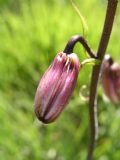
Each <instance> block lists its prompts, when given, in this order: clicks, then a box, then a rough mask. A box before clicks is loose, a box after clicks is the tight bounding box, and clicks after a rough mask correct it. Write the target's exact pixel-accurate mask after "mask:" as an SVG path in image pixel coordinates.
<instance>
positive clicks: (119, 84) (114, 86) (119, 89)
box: [101, 56, 120, 103]
mask: <svg viewBox="0 0 120 160" xmlns="http://www.w3.org/2000/svg"><path fill="white" fill-rule="evenodd" d="M101 77H102V85H103V89H104V91H105V94H106V95H107V97H108V98H109V99H110V100H111V101H112V102H113V103H119V102H120V65H119V64H117V63H113V61H111V58H108V56H107V58H106V57H105V59H104V61H103V64H102V76H101Z"/></svg>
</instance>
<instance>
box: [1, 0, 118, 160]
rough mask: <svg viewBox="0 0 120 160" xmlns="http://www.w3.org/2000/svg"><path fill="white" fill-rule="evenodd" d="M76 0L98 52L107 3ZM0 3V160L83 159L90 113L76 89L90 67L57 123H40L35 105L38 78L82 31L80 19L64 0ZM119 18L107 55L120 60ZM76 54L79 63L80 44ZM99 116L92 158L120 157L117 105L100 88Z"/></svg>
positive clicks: (86, 80) (85, 80)
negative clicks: (73, 37)
mask: <svg viewBox="0 0 120 160" xmlns="http://www.w3.org/2000/svg"><path fill="white" fill-rule="evenodd" d="M3 2H4V3H3ZM76 2H77V6H78V7H79V8H80V11H81V13H82V14H83V16H84V17H85V19H86V22H87V25H88V27H89V30H88V32H87V35H86V38H87V40H88V41H89V43H90V45H91V46H92V48H93V50H96V49H97V47H98V43H99V39H100V35H101V30H102V26H103V21H104V14H105V9H106V4H104V3H103V1H97V0H91V1H89V0H86V1H84V2H82V3H81V1H80V0H78V1H76ZM14 3H16V5H14V7H13V6H12V4H14ZM1 4H2V6H4V7H3V8H2V7H1V8H0V10H1V14H0V122H1V125H0V159H1V160H72V159H73V160H80V159H81V160H82V159H85V157H86V153H87V147H88V143H89V133H90V131H89V117H88V104H87V101H83V100H82V98H81V97H82V96H80V95H81V94H87V93H86V92H87V91H85V93H81V94H80V91H82V92H83V90H82V89H81V88H82V86H83V85H86V86H87V87H89V82H90V71H91V67H90V66H89V65H87V66H86V67H85V68H84V69H82V70H81V72H80V75H79V78H78V84H77V87H76V90H75V92H74V95H73V97H72V99H71V101H70V103H69V104H68V106H67V108H66V109H65V110H64V112H63V113H62V115H61V116H60V117H59V119H58V120H57V121H56V122H55V123H53V124H51V125H43V124H41V123H40V122H39V121H38V120H37V119H36V117H35V114H34V109H33V102H34V95H35V91H36V87H37V85H38V82H39V79H40V77H41V76H42V74H43V73H44V71H45V70H46V68H47V67H48V66H49V64H50V63H51V61H52V60H53V58H54V56H55V55H56V53H57V52H59V51H62V50H63V49H64V47H65V44H66V42H67V41H68V39H69V38H70V37H71V36H73V35H75V34H81V35H82V34H83V32H82V30H83V28H82V24H81V21H80V19H79V17H78V16H77V14H76V12H75V11H74V9H73V8H72V6H71V3H70V1H68V0H62V1H61V0H58V1H56V0H51V1H49V0H34V1H32V0H31V1H30V0H26V1H23V0H21V1H20V0H19V1H16V0H15V1H14V0H12V1H9V0H6V1H1ZM11 6H12V7H11ZM16 6H17V8H16ZM119 16H120V14H119V9H118V13H117V16H116V22H115V25H114V28H113V34H112V36H111V41H110V43H109V47H108V53H111V55H112V56H113V57H114V58H115V59H116V60H117V61H118V62H119V63H120V60H119V59H118V57H119V53H120V47H119V45H118V43H119V37H120V31H119V25H120V22H119V20H120V19H119ZM75 52H77V53H78V56H79V57H80V60H81V61H83V59H84V58H85V57H86V55H85V54H84V53H85V51H84V50H83V48H82V47H81V46H80V44H78V45H76V48H75ZM87 90H88V88H87ZM84 99H85V98H84ZM86 99H87V98H86ZM98 115H99V116H98V117H99V127H100V129H99V139H98V144H97V147H96V150H95V159H96V160H109V159H111V160H119V159H120V151H119V148H120V141H119V139H120V132H119V130H120V127H119V123H120V107H119V106H114V105H113V104H111V103H110V102H109V101H108V100H106V98H105V96H104V94H103V91H102V89H101V88H99V95H98Z"/></svg>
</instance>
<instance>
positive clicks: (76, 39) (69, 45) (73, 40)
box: [64, 35, 96, 58]
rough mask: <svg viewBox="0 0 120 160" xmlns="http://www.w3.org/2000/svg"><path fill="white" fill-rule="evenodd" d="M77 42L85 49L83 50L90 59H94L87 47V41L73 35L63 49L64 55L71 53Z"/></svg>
mask: <svg viewBox="0 0 120 160" xmlns="http://www.w3.org/2000/svg"><path fill="white" fill-rule="evenodd" d="M77 42H80V43H81V44H82V45H83V47H84V48H85V50H86V51H87V53H88V54H89V55H90V57H91V58H96V56H95V55H94V53H93V51H92V50H91V48H90V47H89V45H88V43H87V41H86V40H85V39H84V38H83V37H82V36H80V35H75V36H73V37H72V38H71V39H70V40H69V41H68V43H67V45H66V47H65V49H64V53H67V54H70V53H73V49H74V46H75V44H76V43H77Z"/></svg>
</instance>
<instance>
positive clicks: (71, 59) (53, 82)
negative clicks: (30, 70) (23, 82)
mask: <svg viewBox="0 0 120 160" xmlns="http://www.w3.org/2000/svg"><path fill="white" fill-rule="evenodd" d="M79 69H80V63H79V59H78V57H77V56H76V54H74V53H73V54H70V55H66V54H65V53H60V54H58V55H57V56H56V58H55V59H54V62H53V63H52V65H51V66H50V67H49V69H48V70H47V71H46V72H45V74H44V75H43V77H42V79H41V81H40V83H39V86H38V89H37V93H36V96H35V112H36V115H37V117H38V118H39V119H40V120H41V121H43V122H44V123H50V122H52V121H54V120H55V119H56V118H57V117H58V115H59V114H60V113H61V111H62V110H63V109H64V107H65V105H66V104H67V102H68V100H69V98H70V96H71V94H72V92H73V90H74V87H75V84H76V80H77V76H78V72H79Z"/></svg>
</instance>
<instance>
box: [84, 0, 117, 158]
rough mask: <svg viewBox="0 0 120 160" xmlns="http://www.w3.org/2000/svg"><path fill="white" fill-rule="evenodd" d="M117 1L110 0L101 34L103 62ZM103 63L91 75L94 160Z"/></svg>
mask: <svg viewBox="0 0 120 160" xmlns="http://www.w3.org/2000/svg"><path fill="white" fill-rule="evenodd" d="M117 2H118V0H108V5H107V11H106V18H105V22H104V27H103V32H102V35H101V40H100V43H99V47H98V51H97V57H98V59H99V60H101V64H102V60H103V57H104V55H105V52H106V49H107V46H108V42H109V39H110V35H111V31H112V27H113V22H114V17H115V13H116V8H117ZM101 64H100V65H96V66H94V67H93V71H92V77H91V85H90V98H89V116H90V130H91V132H90V145H89V149H88V155H87V160H93V152H94V148H95V144H96V138H97V106H96V105H97V100H96V92H97V84H98V79H99V73H100V68H101Z"/></svg>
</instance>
